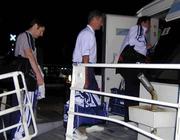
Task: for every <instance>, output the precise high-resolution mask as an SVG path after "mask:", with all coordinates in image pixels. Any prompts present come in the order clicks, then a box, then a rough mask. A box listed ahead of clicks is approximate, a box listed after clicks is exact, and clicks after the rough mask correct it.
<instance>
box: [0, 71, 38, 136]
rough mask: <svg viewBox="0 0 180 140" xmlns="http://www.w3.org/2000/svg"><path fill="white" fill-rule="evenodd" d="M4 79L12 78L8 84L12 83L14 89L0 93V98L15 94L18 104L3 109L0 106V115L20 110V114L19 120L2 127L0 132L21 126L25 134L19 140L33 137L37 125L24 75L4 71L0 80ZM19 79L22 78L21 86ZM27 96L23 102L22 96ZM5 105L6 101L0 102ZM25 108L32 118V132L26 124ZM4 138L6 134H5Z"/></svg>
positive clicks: (35, 133)
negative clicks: (25, 101)
mask: <svg viewBox="0 0 180 140" xmlns="http://www.w3.org/2000/svg"><path fill="white" fill-rule="evenodd" d="M5 79H12V83H9V82H8V84H13V85H14V89H13V90H10V91H5V92H2V93H0V99H2V100H3V98H5V97H6V98H7V96H10V95H12V94H15V95H16V96H17V101H18V105H17V106H10V107H9V106H8V108H6V107H4V108H3V109H2V108H1V110H0V117H1V116H3V115H7V114H10V113H13V112H16V111H20V114H21V120H20V121H19V122H18V123H16V124H13V125H11V126H7V127H5V126H4V127H3V128H2V129H0V133H4V134H6V132H7V131H9V130H11V129H13V128H17V127H18V126H22V128H23V129H24V132H25V136H24V137H23V138H22V139H21V140H31V139H32V138H33V137H35V136H36V135H37V125H36V121H35V118H34V114H33V110H32V104H31V102H30V99H29V96H28V94H27V93H28V91H27V86H26V83H25V79H24V75H23V73H22V72H11V73H6V74H2V75H0V80H5ZM19 79H22V87H21V86H20V81H19ZM25 97H26V98H27V103H24V101H23V98H25ZM2 104H3V105H4V106H5V105H6V103H2V102H0V106H1V105H2ZM25 108H28V109H29V110H30V115H31V118H32V127H33V131H34V132H32V134H30V130H29V128H28V124H27V119H28V118H27V117H26V115H25V113H24V111H25ZM2 118H3V117H2ZM5 139H7V138H6V135H5Z"/></svg>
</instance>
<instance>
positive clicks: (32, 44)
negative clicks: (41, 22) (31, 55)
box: [25, 32, 35, 51]
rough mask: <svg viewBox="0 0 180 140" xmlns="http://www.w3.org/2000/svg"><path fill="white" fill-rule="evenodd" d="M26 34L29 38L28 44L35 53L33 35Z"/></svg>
mask: <svg viewBox="0 0 180 140" xmlns="http://www.w3.org/2000/svg"><path fill="white" fill-rule="evenodd" d="M25 33H26V36H27V40H28V44H29V46H30V47H31V48H32V50H33V51H34V49H35V45H34V40H33V37H32V35H31V34H30V33H28V32H25Z"/></svg>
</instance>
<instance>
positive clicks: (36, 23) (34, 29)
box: [28, 19, 45, 38]
mask: <svg viewBox="0 0 180 140" xmlns="http://www.w3.org/2000/svg"><path fill="white" fill-rule="evenodd" d="M28 31H30V32H31V34H32V36H33V37H34V38H39V37H42V36H43V34H44V31H45V24H44V23H43V22H42V21H40V20H39V19H33V20H32V21H31V22H30V27H29V29H28Z"/></svg>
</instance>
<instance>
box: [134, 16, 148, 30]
mask: <svg viewBox="0 0 180 140" xmlns="http://www.w3.org/2000/svg"><path fill="white" fill-rule="evenodd" d="M150 21H151V18H150V17H149V16H142V17H139V18H138V21H137V25H141V26H143V27H145V28H147V29H149V28H150V26H151V24H150V23H151V22H150Z"/></svg>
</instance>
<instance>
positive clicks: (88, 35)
mask: <svg viewBox="0 0 180 140" xmlns="http://www.w3.org/2000/svg"><path fill="white" fill-rule="evenodd" d="M96 49H97V46H96V38H95V32H94V30H93V29H92V28H91V26H90V25H87V27H86V28H85V29H83V30H82V31H81V32H80V33H79V35H78V37H77V40H76V46H75V49H74V52H73V60H72V61H73V62H78V63H81V62H82V57H83V56H85V55H88V56H89V62H90V63H96V59H97V58H96V53H97V52H96Z"/></svg>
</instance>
